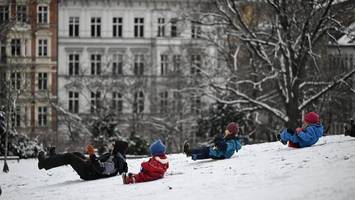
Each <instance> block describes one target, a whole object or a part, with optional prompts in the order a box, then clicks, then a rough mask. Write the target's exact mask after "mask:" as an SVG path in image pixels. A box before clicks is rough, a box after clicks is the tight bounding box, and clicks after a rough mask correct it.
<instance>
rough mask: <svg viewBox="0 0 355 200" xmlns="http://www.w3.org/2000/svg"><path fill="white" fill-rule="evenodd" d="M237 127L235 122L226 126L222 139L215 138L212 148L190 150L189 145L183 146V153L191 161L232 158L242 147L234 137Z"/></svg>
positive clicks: (236, 133) (237, 130)
mask: <svg viewBox="0 0 355 200" xmlns="http://www.w3.org/2000/svg"><path fill="white" fill-rule="evenodd" d="M238 132H239V125H238V124H237V123H235V122H231V123H229V124H228V126H227V128H226V130H225V135H224V137H216V138H215V139H214V141H213V142H214V145H213V146H207V147H201V148H195V149H190V145H189V143H187V142H185V144H184V153H185V154H186V156H191V158H192V160H201V159H208V158H212V159H226V158H230V157H232V155H233V154H234V152H236V151H238V150H240V149H241V148H242V145H241V144H240V142H239V140H238V138H237V137H236V136H237V135H238Z"/></svg>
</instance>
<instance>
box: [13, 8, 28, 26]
mask: <svg viewBox="0 0 355 200" xmlns="http://www.w3.org/2000/svg"><path fill="white" fill-rule="evenodd" d="M16 16H17V21H18V22H23V23H25V22H27V7H26V6H25V5H19V6H17V7H16Z"/></svg>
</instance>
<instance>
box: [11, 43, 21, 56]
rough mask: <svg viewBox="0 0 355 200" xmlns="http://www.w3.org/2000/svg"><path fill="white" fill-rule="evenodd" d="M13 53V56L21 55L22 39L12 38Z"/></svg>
mask: <svg viewBox="0 0 355 200" xmlns="http://www.w3.org/2000/svg"><path fill="white" fill-rule="evenodd" d="M11 55H12V56H21V40H20V39H12V40H11Z"/></svg>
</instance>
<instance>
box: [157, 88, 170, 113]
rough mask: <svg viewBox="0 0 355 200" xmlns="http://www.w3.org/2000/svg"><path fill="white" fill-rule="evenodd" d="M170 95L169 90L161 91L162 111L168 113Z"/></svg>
mask: <svg viewBox="0 0 355 200" xmlns="http://www.w3.org/2000/svg"><path fill="white" fill-rule="evenodd" d="M168 96H169V93H168V92H167V91H164V92H160V93H159V97H160V113H167V112H168Z"/></svg>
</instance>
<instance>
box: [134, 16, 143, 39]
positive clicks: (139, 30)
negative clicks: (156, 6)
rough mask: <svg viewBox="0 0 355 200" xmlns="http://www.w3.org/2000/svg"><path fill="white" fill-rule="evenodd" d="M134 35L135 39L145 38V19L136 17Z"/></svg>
mask: <svg viewBox="0 0 355 200" xmlns="http://www.w3.org/2000/svg"><path fill="white" fill-rule="evenodd" d="M133 26H134V28H133V30H134V31H133V35H134V37H135V38H144V17H135V18H134V23H133Z"/></svg>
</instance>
